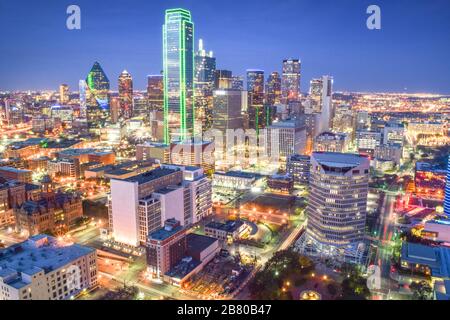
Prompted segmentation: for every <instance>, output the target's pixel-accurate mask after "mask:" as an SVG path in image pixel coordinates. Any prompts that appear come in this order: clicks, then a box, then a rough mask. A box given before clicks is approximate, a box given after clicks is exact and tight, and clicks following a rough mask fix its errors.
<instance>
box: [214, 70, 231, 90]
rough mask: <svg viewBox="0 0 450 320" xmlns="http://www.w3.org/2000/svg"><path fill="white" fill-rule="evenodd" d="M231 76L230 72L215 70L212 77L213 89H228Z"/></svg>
mask: <svg viewBox="0 0 450 320" xmlns="http://www.w3.org/2000/svg"><path fill="white" fill-rule="evenodd" d="M232 83H233V75H232V72H231V71H230V70H216V71H215V75H214V89H216V90H217V89H230V88H231V87H232Z"/></svg>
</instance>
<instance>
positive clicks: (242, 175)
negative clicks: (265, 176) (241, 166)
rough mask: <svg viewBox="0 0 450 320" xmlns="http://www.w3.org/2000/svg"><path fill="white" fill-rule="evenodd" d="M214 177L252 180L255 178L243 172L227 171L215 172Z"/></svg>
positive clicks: (254, 175)
mask: <svg viewBox="0 0 450 320" xmlns="http://www.w3.org/2000/svg"><path fill="white" fill-rule="evenodd" d="M214 174H215V175H221V176H227V177H234V178H245V179H254V178H256V176H257V175H256V174H255V173H251V172H244V171H227V172H215V173H214Z"/></svg>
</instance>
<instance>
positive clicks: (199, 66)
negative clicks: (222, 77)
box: [194, 39, 216, 130]
mask: <svg viewBox="0 0 450 320" xmlns="http://www.w3.org/2000/svg"><path fill="white" fill-rule="evenodd" d="M215 72H216V58H214V56H213V53H212V51H210V52H206V50H204V49H203V40H202V39H200V40H199V43H198V51H197V54H196V55H195V78H194V81H195V116H196V119H197V121H198V124H197V125H201V128H202V130H207V129H209V128H210V127H211V122H212V100H213V90H214V81H215Z"/></svg>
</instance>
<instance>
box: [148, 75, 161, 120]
mask: <svg viewBox="0 0 450 320" xmlns="http://www.w3.org/2000/svg"><path fill="white" fill-rule="evenodd" d="M147 101H148V105H149V107H150V111H163V107H164V77H163V75H162V74H151V75H148V76H147Z"/></svg>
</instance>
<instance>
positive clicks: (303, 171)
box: [286, 154, 311, 185]
mask: <svg viewBox="0 0 450 320" xmlns="http://www.w3.org/2000/svg"><path fill="white" fill-rule="evenodd" d="M310 167H311V159H310V156H306V155H300V154H294V155H292V156H290V157H289V159H288V161H287V164H286V172H287V173H288V174H289V175H290V176H291V177H292V178H293V179H294V185H308V183H309V172H310Z"/></svg>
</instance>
